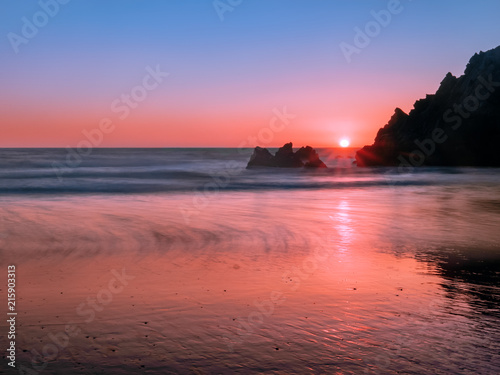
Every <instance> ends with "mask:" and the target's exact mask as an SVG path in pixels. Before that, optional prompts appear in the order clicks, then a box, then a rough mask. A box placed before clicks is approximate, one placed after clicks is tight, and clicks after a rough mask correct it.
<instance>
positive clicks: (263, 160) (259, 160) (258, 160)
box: [247, 146, 275, 168]
mask: <svg viewBox="0 0 500 375" xmlns="http://www.w3.org/2000/svg"><path fill="white" fill-rule="evenodd" d="M274 166H275V165H274V156H273V155H271V153H270V152H269V151H268V149H267V148H262V147H259V146H257V147H255V150H253V154H252V156H251V157H250V161H249V162H248V164H247V168H248V167H274Z"/></svg>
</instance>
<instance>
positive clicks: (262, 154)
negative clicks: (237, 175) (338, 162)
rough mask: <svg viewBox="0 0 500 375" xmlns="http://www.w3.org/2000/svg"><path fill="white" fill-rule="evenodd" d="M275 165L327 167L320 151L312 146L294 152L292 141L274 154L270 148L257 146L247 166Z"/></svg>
mask: <svg viewBox="0 0 500 375" xmlns="http://www.w3.org/2000/svg"><path fill="white" fill-rule="evenodd" d="M252 167H274V168H301V167H306V168H326V164H325V163H323V162H322V161H321V159H320V158H319V155H318V153H317V152H316V150H314V149H313V148H312V147H311V146H306V147H301V148H300V149H299V150H298V151H297V152H293V144H292V142H289V143H286V144H285V145H283V147H280V149H279V150H278V151H277V152H276V153H275V154H274V155H272V154H271V153H270V152H269V150H267V149H266V148H262V147H258V146H257V147H255V149H254V151H253V154H252V156H251V157H250V160H249V161H248V164H247V168H252Z"/></svg>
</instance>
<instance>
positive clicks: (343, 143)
mask: <svg viewBox="0 0 500 375" xmlns="http://www.w3.org/2000/svg"><path fill="white" fill-rule="evenodd" d="M350 144H351V142H349V140H348V139H346V138H343V139H341V140H340V142H339V145H340V147H349V145H350Z"/></svg>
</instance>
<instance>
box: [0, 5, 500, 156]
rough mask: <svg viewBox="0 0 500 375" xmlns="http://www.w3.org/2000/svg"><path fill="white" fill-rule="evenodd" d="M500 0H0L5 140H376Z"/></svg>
mask: <svg viewBox="0 0 500 375" xmlns="http://www.w3.org/2000/svg"><path fill="white" fill-rule="evenodd" d="M499 14H500V2H499V1H498V0H482V1H481V0H479V1H458V0H453V1H452V0H441V1H435V0H413V1H411V0H401V1H398V0H372V1H352V0H329V1H328V0H216V1H212V0H168V1H164V0H141V1H140V0H107V1H105V2H104V1H99V0H85V1H83V0H40V1H28V0H27V1H18V0H2V1H1V3H0V147H76V146H77V145H79V144H82V141H87V142H91V143H92V145H93V146H95V147H243V146H244V147H255V146H257V145H259V146H263V147H273V146H280V145H282V144H283V143H285V142H289V141H292V142H293V143H294V144H295V145H296V146H302V145H306V144H308V145H311V146H313V147H331V146H337V145H338V143H339V141H340V140H341V139H349V140H350V142H351V145H353V146H363V145H365V144H371V143H372V142H373V139H374V138H375V135H376V133H377V130H378V129H379V128H380V127H382V126H384V125H385V124H386V123H387V122H388V120H389V118H390V117H391V115H392V113H393V112H394V109H395V108H396V107H400V108H402V109H403V110H404V111H406V112H408V111H409V110H411V108H412V107H413V103H414V102H415V101H416V100H417V99H419V98H423V97H425V95H426V94H431V93H434V92H435V91H436V89H437V88H438V87H439V83H440V82H441V80H442V79H443V78H444V76H445V75H446V73H447V72H452V73H453V74H455V75H461V74H462V73H463V71H464V69H465V66H466V64H467V62H468V60H469V58H470V57H471V56H472V55H473V54H474V53H476V52H479V51H486V50H489V49H492V48H494V47H496V46H498V45H499V44H500V23H499V22H498V15H499Z"/></svg>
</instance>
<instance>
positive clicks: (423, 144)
mask: <svg viewBox="0 0 500 375" xmlns="http://www.w3.org/2000/svg"><path fill="white" fill-rule="evenodd" d="M499 144H500V46H499V47H497V48H495V49H493V50H490V51H487V52H480V53H479V54H475V55H474V56H473V57H472V58H471V59H470V61H469V63H468V64H467V67H466V69H465V72H464V74H463V75H462V76H460V77H458V78H457V77H455V76H453V75H452V74H451V73H448V74H447V75H446V77H445V78H444V79H443V81H442V82H441V84H440V86H439V89H438V90H437V91H436V93H435V94H434V95H427V96H426V97H425V99H420V100H417V101H416V102H415V104H414V108H413V109H412V110H411V111H410V113H409V114H406V113H404V112H403V111H402V110H401V109H399V108H396V111H395V113H394V115H393V116H392V118H391V120H390V121H389V123H388V124H387V125H385V126H384V127H383V128H381V129H380V130H379V131H378V133H377V136H376V138H375V142H374V143H373V144H372V145H371V146H365V147H363V148H362V149H361V150H360V151H358V152H357V153H356V162H357V165H358V166H405V167H408V166H410V167H412V166H413V167H418V166H421V165H436V166H437V165H439V166H459V165H464V166H465V165H469V166H500V153H499V152H498V151H497V150H498V145H499Z"/></svg>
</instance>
